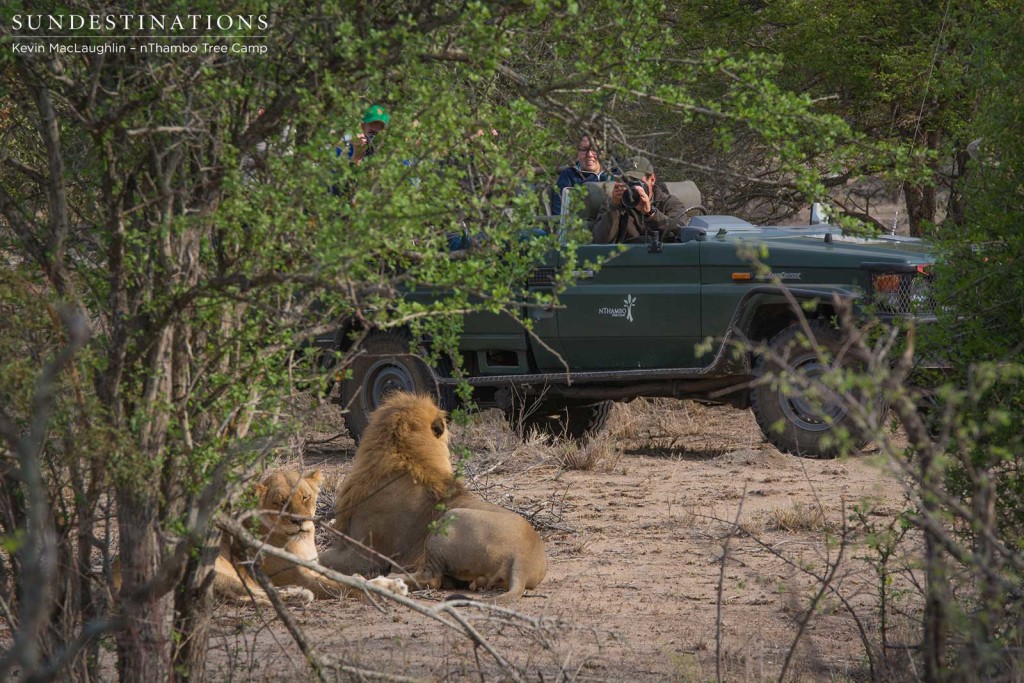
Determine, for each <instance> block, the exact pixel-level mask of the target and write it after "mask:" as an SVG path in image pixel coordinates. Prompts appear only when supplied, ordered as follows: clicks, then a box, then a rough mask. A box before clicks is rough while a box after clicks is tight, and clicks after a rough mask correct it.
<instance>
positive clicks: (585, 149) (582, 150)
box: [576, 147, 597, 154]
mask: <svg viewBox="0 0 1024 683" xmlns="http://www.w3.org/2000/svg"><path fill="white" fill-rule="evenodd" d="M576 151H577V152H579V153H580V154H589V153H590V152H593V153H594V154H597V150H596V149H594V148H593V147H577V148H576Z"/></svg>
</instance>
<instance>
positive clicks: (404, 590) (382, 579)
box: [367, 576, 409, 598]
mask: <svg viewBox="0 0 1024 683" xmlns="http://www.w3.org/2000/svg"><path fill="white" fill-rule="evenodd" d="M367 583H372V584H373V585H374V586H378V587H379V588H383V589H384V590H386V591H390V592H392V593H394V594H395V595H401V596H402V597H403V598H405V597H408V596H409V587H408V586H407V585H405V581H403V580H402V579H401V578H397V579H389V578H387V577H386V576H378V577H377V578H375V579H370V580H369V581H368V582H367Z"/></svg>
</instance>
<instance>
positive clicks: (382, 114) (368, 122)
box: [335, 104, 391, 164]
mask: <svg viewBox="0 0 1024 683" xmlns="http://www.w3.org/2000/svg"><path fill="white" fill-rule="evenodd" d="M390 120H391V117H390V116H388V113H387V112H386V111H384V107H382V106H380V105H379V104H371V105H370V106H369V107H368V108H367V109H366V111H365V112H363V120H362V122H361V123H360V124H359V128H360V133H359V134H358V135H356V137H355V138H351V137H349V136H347V135H346V136H345V138H344V140H342V142H343V144H344V145H345V147H344V148H343V147H342V146H339V147H338V148H337V149H336V150H335V155H336V156H342V155H343V154H345V153H346V152H347V155H348V160H349V161H351V162H352V163H353V164H358V163H359V162H360V161H362V160H363V159H365V158H366V157H368V156H370V155H371V154H373V153H374V151H375V150H374V145H373V141H374V138H376V137H377V136H378V135H379V134H380V133H382V132H383V131H384V129H385V128H387V125H388V122H389V121H390ZM346 148H347V149H346Z"/></svg>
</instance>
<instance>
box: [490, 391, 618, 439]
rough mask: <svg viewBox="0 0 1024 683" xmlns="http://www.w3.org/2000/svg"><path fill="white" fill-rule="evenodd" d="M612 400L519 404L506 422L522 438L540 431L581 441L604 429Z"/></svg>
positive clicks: (526, 401) (529, 402)
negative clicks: (531, 432) (533, 431)
mask: <svg viewBox="0 0 1024 683" xmlns="http://www.w3.org/2000/svg"><path fill="white" fill-rule="evenodd" d="M612 403H613V402H612V401H596V402H591V403H576V402H573V403H562V402H557V401H550V400H548V401H541V402H537V401H533V402H531V401H530V400H529V399H525V400H521V401H517V403H516V405H514V406H513V407H512V408H510V409H507V410H505V419H507V420H508V423H509V426H511V427H512V429H513V430H514V431H516V432H517V433H518V434H519V435H520V436H526V435H527V434H528V433H529V432H530V431H532V430H536V431H538V432H540V433H541V434H544V435H546V436H551V437H562V438H564V439H568V440H571V441H581V440H583V439H584V438H585V437H587V436H592V435H594V434H597V433H598V432H600V431H601V430H602V429H604V426H605V423H606V422H607V421H608V415H609V414H610V413H611V408H612Z"/></svg>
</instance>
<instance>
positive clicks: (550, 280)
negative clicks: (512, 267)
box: [527, 268, 558, 287]
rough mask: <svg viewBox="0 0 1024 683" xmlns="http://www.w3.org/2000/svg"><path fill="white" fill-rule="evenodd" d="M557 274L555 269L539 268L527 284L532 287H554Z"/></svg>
mask: <svg viewBox="0 0 1024 683" xmlns="http://www.w3.org/2000/svg"><path fill="white" fill-rule="evenodd" d="M557 273H558V271H557V270H555V269H554V268H538V269H537V270H535V271H533V272H532V273H531V274H530V278H529V280H528V282H527V284H528V285H529V286H530V287H554V286H555V275H557Z"/></svg>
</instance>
